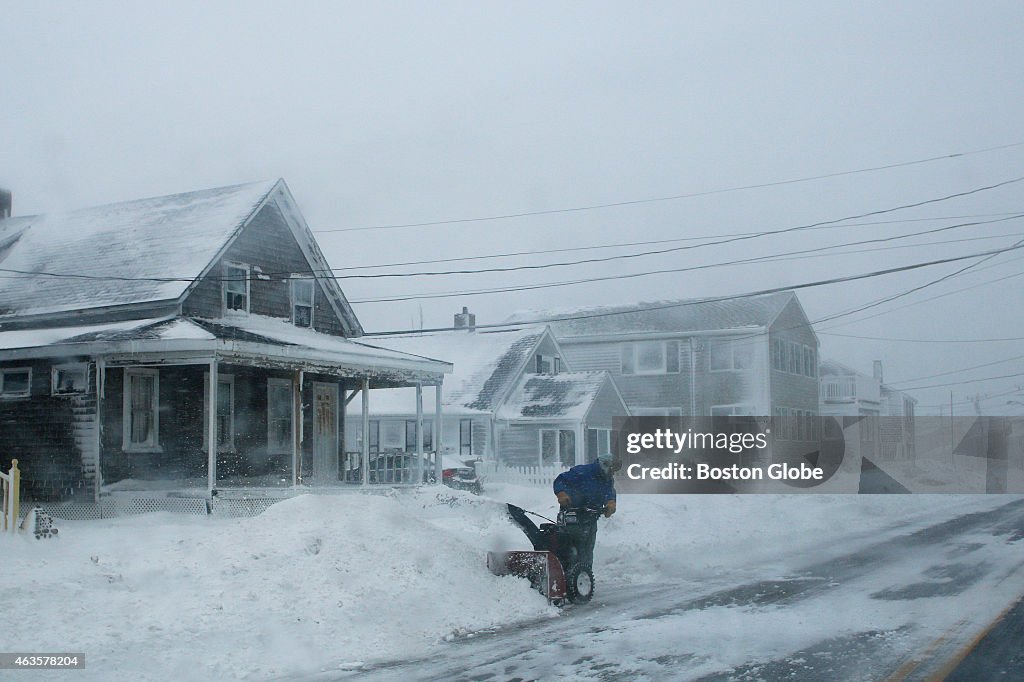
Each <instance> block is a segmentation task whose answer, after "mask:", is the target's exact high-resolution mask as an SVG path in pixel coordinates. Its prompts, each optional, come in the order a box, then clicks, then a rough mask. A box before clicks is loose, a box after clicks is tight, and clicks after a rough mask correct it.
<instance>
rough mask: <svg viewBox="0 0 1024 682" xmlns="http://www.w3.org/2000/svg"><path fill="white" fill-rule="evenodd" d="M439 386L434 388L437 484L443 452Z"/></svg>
mask: <svg viewBox="0 0 1024 682" xmlns="http://www.w3.org/2000/svg"><path fill="white" fill-rule="evenodd" d="M441 427H442V423H441V384H437V385H436V386H435V387H434V479H435V481H436V482H437V483H440V482H441V470H442V469H443V467H442V466H441V453H442V452H444V448H443V447H442V445H443V442H444V438H443V435H442V434H443V433H444V431H443V430H442V429H441Z"/></svg>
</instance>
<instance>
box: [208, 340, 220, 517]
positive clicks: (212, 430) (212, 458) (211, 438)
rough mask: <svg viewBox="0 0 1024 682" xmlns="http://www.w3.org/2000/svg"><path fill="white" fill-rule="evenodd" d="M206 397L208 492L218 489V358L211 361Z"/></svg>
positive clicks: (211, 492)
mask: <svg viewBox="0 0 1024 682" xmlns="http://www.w3.org/2000/svg"><path fill="white" fill-rule="evenodd" d="M208 383H209V386H208V387H207V391H208V394H207V396H206V411H207V415H206V416H207V419H206V445H207V453H206V454H207V457H208V458H209V461H208V462H207V488H208V490H207V492H208V493H209V494H210V497H213V490H214V488H216V487H217V383H218V381H217V358H216V357H214V358H213V359H212V360H210V381H209V382H208Z"/></svg>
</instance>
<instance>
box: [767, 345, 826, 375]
mask: <svg viewBox="0 0 1024 682" xmlns="http://www.w3.org/2000/svg"><path fill="white" fill-rule="evenodd" d="M772 368H773V369H777V370H779V371H780V372H789V373H790V374H801V375H803V376H808V377H816V376H818V353H817V351H816V350H815V349H814V348H812V347H811V346H803V345H800V344H798V343H793V342H792V341H784V340H782V339H772Z"/></svg>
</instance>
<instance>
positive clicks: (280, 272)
mask: <svg viewBox="0 0 1024 682" xmlns="http://www.w3.org/2000/svg"><path fill="white" fill-rule="evenodd" d="M225 262H238V263H246V264H248V265H249V266H258V267H259V268H260V269H261V270H262V271H263V272H264V273H265V274H266V275H267V276H268V277H269V278H270V279H267V280H264V279H259V277H258V276H257V274H258V273H253V276H252V279H251V281H250V291H249V312H250V313H252V314H254V315H266V316H268V317H278V318H285V319H289V320H290V319H291V317H292V308H291V285H290V284H289V280H290V275H291V273H308V272H310V265H309V262H308V261H307V260H306V257H305V255H304V254H303V253H302V250H301V249H300V248H299V244H298V242H297V241H296V240H295V236H294V235H293V234H292V232H291V230H290V229H289V228H288V225H287V223H286V222H285V219H284V216H282V215H281V212H280V211H279V210H278V208H277V206H276V204H274V203H273V202H270V203H268V204H266V205H265V206H264V207H263V208H262V209H260V211H259V212H258V213H257V214H256V215H255V216H253V218H252V220H251V221H250V222H249V224H248V225H247V226H246V227H245V228H244V229H243V230H242V233H241V234H239V235H238V238H237V239H236V240H235V241H234V243H232V244H231V246H230V247H228V249H227V251H226V252H225V254H224V256H223V257H222V258H221V259H220V260H218V261H217V262H216V263H215V264H214V266H213V268H211V270H210V272H209V273H207V275H206V276H205V277H204V278H203V279H202V280H200V282H199V283H198V284H197V285H196V287H195V288H194V289H193V290H192V291H191V292H190V293H189V294H188V296H187V297H186V299H185V301H184V302H183V304H182V312H183V313H184V314H186V315H194V316H196V317H205V318H218V317H223V316H224V305H223V289H222V285H223V283H222V282H221V276H222V273H223V271H224V263H225ZM313 328H314V329H316V330H317V331H320V332H324V333H327V334H335V335H338V336H341V335H343V327H342V324H341V320H339V319H338V316H337V315H336V314H335V312H334V309H333V307H332V306H331V305H330V303H329V302H328V300H327V295H326V294H325V293H324V290H323V288H322V286H321V285H320V284H319V282H318V283H317V288H316V294H315V301H314V312H313Z"/></svg>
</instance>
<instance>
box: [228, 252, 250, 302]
mask: <svg viewBox="0 0 1024 682" xmlns="http://www.w3.org/2000/svg"><path fill="white" fill-rule="evenodd" d="M229 310H239V311H241V312H244V313H247V312H249V266H248V265H246V264H245V263H225V264H224V311H225V312H227V311H229Z"/></svg>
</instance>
